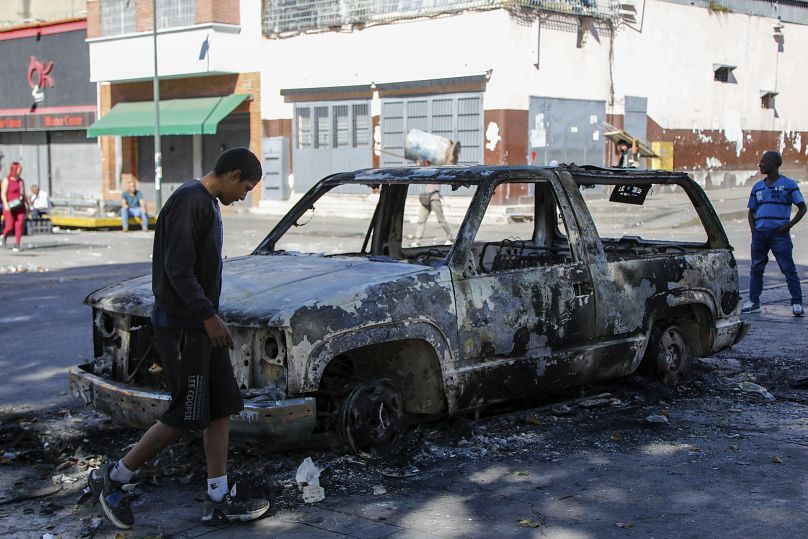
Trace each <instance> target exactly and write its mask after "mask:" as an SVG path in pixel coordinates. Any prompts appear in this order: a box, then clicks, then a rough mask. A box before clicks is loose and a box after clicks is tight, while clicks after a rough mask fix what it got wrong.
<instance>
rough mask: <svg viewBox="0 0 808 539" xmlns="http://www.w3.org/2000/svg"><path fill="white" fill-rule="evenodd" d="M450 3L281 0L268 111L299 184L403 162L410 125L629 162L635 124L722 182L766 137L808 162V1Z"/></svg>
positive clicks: (515, 150) (267, 28) (787, 168)
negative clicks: (621, 134)
mask: <svg viewBox="0 0 808 539" xmlns="http://www.w3.org/2000/svg"><path fill="white" fill-rule="evenodd" d="M433 4H437V3H433V2H399V3H398V6H397V9H396V10H391V11H390V12H385V11H384V9H383V7H379V6H381V5H383V4H379V3H374V2H365V1H361V0H360V1H357V2H322V1H320V2H295V3H289V2H283V1H281V0H274V1H273V0H268V1H266V2H265V3H264V6H263V10H264V11H263V14H262V16H263V33H264V40H263V43H262V45H261V49H260V54H259V55H258V61H259V64H260V67H259V70H260V72H261V94H262V96H263V99H262V106H261V116H262V119H263V122H264V133H265V136H285V137H287V138H288V139H289V143H290V148H291V154H292V163H293V170H294V188H295V190H297V191H300V190H305V189H307V188H308V187H310V186H311V185H313V184H314V183H315V182H316V181H317V180H318V179H319V178H320V177H322V176H324V175H326V174H328V173H330V172H334V171H337V170H345V169H350V168H359V167H364V166H379V165H382V166H384V165H394V164H399V163H403V162H404V161H403V159H401V158H400V157H398V156H399V155H400V154H401V153H403V152H402V145H403V136H404V134H405V133H406V131H407V130H408V129H410V128H419V129H423V130H426V131H432V132H437V133H439V134H444V135H446V136H448V137H449V138H453V139H457V140H460V142H461V145H462V147H463V150H462V151H461V158H460V160H461V162H463V163H486V164H497V163H501V164H525V163H535V164H547V163H550V162H551V161H553V160H555V161H558V162H575V163H578V164H584V163H586V164H595V165H613V164H615V162H616V158H615V154H614V146H613V144H611V143H609V142H608V140H607V138H606V136H605V135H606V133H607V132H610V131H615V130H619V129H622V130H624V131H625V132H626V133H628V134H629V135H631V136H635V137H638V138H639V139H640V140H641V141H642V142H645V143H647V144H648V146H649V147H651V148H653V149H654V150H655V151H656V153H657V155H659V157H660V158H659V159H648V160H647V161H646V162H645V164H646V165H647V166H649V167H656V168H675V169H677V170H686V171H689V172H691V173H692V174H693V175H694V177H695V178H696V179H697V180H698V181H700V182H702V183H703V184H705V185H707V186H708V187H712V186H719V185H737V184H743V183H744V182H746V181H747V180H748V179H749V178H750V177H752V176H753V175H754V174H756V165H757V162H758V159H759V156H760V153H761V152H762V151H764V150H767V149H777V150H780V151H781V152H782V153H783V157H784V161H785V163H784V167H783V170H784V172H785V173H786V174H789V175H791V176H792V177H795V178H796V179H800V178H805V177H806V173H808V167H806V165H805V163H806V160H808V155H806V154H808V138H804V137H805V136H806V133H805V132H806V131H808V109H806V108H805V107H802V106H800V105H801V103H800V100H801V99H802V96H803V91H802V88H804V87H805V85H806V83H808V70H806V69H804V66H803V64H804V63H805V62H806V61H805V60H804V54H803V53H802V51H804V50H806V45H808V43H806V40H808V25H806V24H805V23H806V22H808V2H788V3H787V4H788V5H787V6H786V7H784V8H779V10H778V7H777V6H776V5H775V4H773V3H771V2H768V1H763V0H760V1H758V0H748V1H746V2H733V1H731V0H730V1H723V2H709V3H708V2H706V1H705V2H700V1H693V2H690V1H688V2H683V1H679V0H647V1H645V2H641V1H634V2H612V1H610V0H597V1H596V0H570V1H568V2H542V1H539V0H535V1H526V2H515V3H514V2H508V3H505V2H502V3H497V2H474V1H455V2H451V1H450V2H441V3H439V5H434V6H433ZM632 6H633V7H632ZM778 17H779V18H778ZM803 138H804V140H805V143H803Z"/></svg>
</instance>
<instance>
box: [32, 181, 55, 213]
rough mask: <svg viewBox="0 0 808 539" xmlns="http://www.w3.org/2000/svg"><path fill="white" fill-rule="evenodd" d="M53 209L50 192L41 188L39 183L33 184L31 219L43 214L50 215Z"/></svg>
mask: <svg viewBox="0 0 808 539" xmlns="http://www.w3.org/2000/svg"><path fill="white" fill-rule="evenodd" d="M50 209H51V201H50V197H49V196H48V192H47V191H44V190H42V189H40V188H39V186H38V185H32V186H31V219H39V218H40V217H42V216H43V215H48V213H50Z"/></svg>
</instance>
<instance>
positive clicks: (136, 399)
mask: <svg viewBox="0 0 808 539" xmlns="http://www.w3.org/2000/svg"><path fill="white" fill-rule="evenodd" d="M91 370H92V366H91V365H89V364H88V365H80V366H78V367H72V368H71V369H70V371H69V372H68V376H69V378H70V392H71V393H72V394H73V396H74V397H76V398H77V399H80V400H82V401H84V402H85V403H86V404H89V405H91V406H93V407H94V408H95V409H96V410H98V411H99V412H102V413H104V414H106V415H108V416H110V417H112V418H114V419H117V420H119V421H121V422H122V423H125V424H127V425H131V426H133V427H140V428H147V427H150V426H152V425H153V424H154V422H155V420H157V419H158V418H159V417H160V416H161V415H162V414H163V413H164V412H165V411H166V410H167V409H168V403H169V401H170V396H169V394H168V393H165V392H162V391H148V390H142V389H135V388H131V387H129V386H127V385H125V384H122V383H119V382H113V381H110V380H106V379H104V378H101V377H100V376H96V375H95V374H92V372H91ZM315 419H316V406H315V402H314V398H312V397H306V398H301V399H286V400H280V401H260V402H255V401H251V400H249V399H245V401H244V410H242V411H241V413H239V414H238V415H232V416H230V432H231V433H232V435H233V436H235V437H239V438H246V439H255V440H262V441H266V442H267V443H268V444H269V445H272V446H274V445H277V446H288V445H294V444H296V443H297V442H300V441H303V440H305V439H307V438H309V437H310V436H311V434H312V432H313V430H314V423H315Z"/></svg>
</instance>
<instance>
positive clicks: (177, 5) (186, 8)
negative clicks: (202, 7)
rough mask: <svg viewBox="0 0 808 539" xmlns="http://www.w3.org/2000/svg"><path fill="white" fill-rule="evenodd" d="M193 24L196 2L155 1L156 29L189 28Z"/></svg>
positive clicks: (181, 0)
mask: <svg viewBox="0 0 808 539" xmlns="http://www.w3.org/2000/svg"><path fill="white" fill-rule="evenodd" d="M152 1H154V0H152ZM195 23H196V0H158V1H157V28H173V27H176V26H191V25H193V24H195Z"/></svg>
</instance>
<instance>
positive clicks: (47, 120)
mask: <svg viewBox="0 0 808 539" xmlns="http://www.w3.org/2000/svg"><path fill="white" fill-rule="evenodd" d="M94 121H95V112H94V111H93V112H90V111H86V112H67V113H47V112H44V113H37V114H17V115H13V116H12V115H9V116H0V131H49V130H51V129H87V127H88V126H89V125H90V124H92V123H93V122H94Z"/></svg>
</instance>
